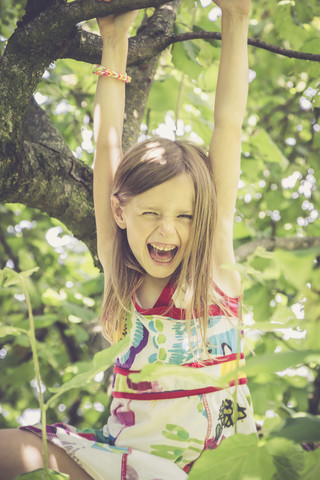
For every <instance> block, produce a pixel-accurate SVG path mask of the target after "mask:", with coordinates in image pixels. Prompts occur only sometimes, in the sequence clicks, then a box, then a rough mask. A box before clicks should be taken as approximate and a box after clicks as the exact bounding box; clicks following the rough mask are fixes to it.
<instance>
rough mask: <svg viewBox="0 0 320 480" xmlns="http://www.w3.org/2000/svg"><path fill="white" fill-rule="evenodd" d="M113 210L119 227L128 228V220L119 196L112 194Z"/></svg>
mask: <svg viewBox="0 0 320 480" xmlns="http://www.w3.org/2000/svg"><path fill="white" fill-rule="evenodd" d="M111 210H112V214H113V218H114V219H115V222H116V224H117V225H118V227H120V228H122V229H125V228H127V225H126V220H125V217H124V214H123V207H122V206H121V205H120V201H119V198H118V197H117V196H116V195H112V197H111Z"/></svg>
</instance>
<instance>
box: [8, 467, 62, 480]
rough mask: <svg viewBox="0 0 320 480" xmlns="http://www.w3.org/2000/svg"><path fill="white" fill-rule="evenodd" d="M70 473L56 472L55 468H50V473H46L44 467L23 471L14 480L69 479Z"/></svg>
mask: <svg viewBox="0 0 320 480" xmlns="http://www.w3.org/2000/svg"><path fill="white" fill-rule="evenodd" d="M69 478H70V476H69V475H67V474H65V473H60V472H56V471H55V470H50V469H49V474H48V475H46V472H45V470H44V469H43V468H40V469H38V470H33V471H32V472H28V473H22V474H21V475H19V476H18V477H15V478H14V479H13V480H20V479H21V480H68V479H69Z"/></svg>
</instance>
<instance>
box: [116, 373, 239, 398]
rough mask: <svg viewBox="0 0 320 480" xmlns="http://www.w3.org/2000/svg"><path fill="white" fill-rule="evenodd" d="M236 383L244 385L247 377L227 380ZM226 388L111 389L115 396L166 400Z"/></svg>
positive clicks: (231, 385)
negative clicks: (131, 391)
mask: <svg viewBox="0 0 320 480" xmlns="http://www.w3.org/2000/svg"><path fill="white" fill-rule="evenodd" d="M236 383H237V384H238V385H245V384H246V383H247V379H246V378H245V377H242V378H239V380H238V381H237V382H236V380H232V381H231V382H229V385H228V387H226V388H229V387H234V386H235V384H236ZM226 388H220V387H205V388H195V389H192V390H175V391H168V392H154V393H128V392H118V391H113V392H112V396H113V397H115V398H127V399H131V400H167V399H171V398H182V397H193V396H195V395H201V394H204V393H214V392H219V391H220V390H225V389H226Z"/></svg>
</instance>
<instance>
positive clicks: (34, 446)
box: [0, 429, 92, 480]
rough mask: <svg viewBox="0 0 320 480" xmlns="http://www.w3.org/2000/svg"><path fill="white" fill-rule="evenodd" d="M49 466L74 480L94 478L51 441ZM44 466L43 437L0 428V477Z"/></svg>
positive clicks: (9, 477) (0, 479)
mask: <svg viewBox="0 0 320 480" xmlns="http://www.w3.org/2000/svg"><path fill="white" fill-rule="evenodd" d="M48 458H49V467H50V468H51V469H52V470H57V471H58V472H61V473H67V474H68V475H70V479H71V480H92V477H90V476H89V475H88V474H87V473H86V472H85V471H84V470H83V469H82V468H81V467H79V465H78V464H77V463H76V462H74V461H73V460H72V458H71V457H69V455H68V454H67V453H66V452H64V450H62V448H59V447H57V446H56V445H54V444H53V443H51V442H48ZM42 467H43V459H42V440H41V439H40V438H39V437H37V436H36V435H34V434H33V433H30V432H26V431H23V430H15V429H9V430H0V480H12V479H13V478H14V477H15V476H17V475H19V474H21V473H24V472H30V471H32V470H37V469H38V468H42Z"/></svg>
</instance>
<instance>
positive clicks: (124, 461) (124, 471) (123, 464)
mask: <svg viewBox="0 0 320 480" xmlns="http://www.w3.org/2000/svg"><path fill="white" fill-rule="evenodd" d="M127 460H128V454H127V453H123V454H122V460H121V480H126V479H127Z"/></svg>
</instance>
